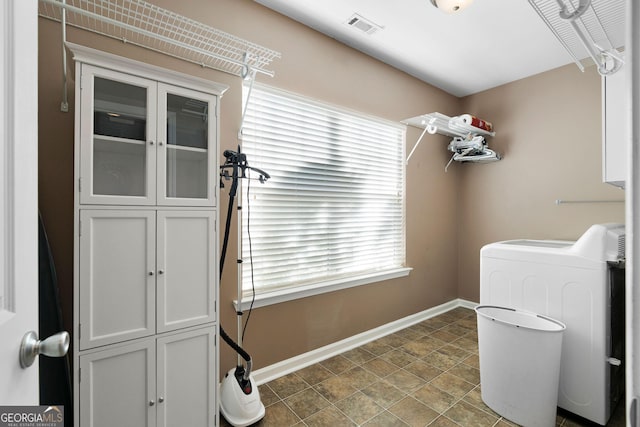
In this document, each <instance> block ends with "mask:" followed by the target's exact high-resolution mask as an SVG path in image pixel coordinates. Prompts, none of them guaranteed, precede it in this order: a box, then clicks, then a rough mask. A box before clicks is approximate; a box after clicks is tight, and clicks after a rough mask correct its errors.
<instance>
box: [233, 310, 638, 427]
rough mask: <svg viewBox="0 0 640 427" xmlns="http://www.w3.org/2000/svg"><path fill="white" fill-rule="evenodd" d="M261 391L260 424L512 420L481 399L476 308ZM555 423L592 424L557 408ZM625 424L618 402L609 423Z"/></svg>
mask: <svg viewBox="0 0 640 427" xmlns="http://www.w3.org/2000/svg"><path fill="white" fill-rule="evenodd" d="M260 397H261V399H262V402H263V403H264V405H265V407H266V415H265V417H264V419H262V421H260V422H258V423H257V424H256V426H260V427H266V426H269V427H270V426H273V427H287V426H296V427H303V426H309V427H311V426H328V427H329V426H330V427H342V426H345V427H346V426H371V427H373V426H380V427H391V426H402V427H405V426H434V427H443V426H452V427H455V426H465V427H466V426H490V427H491V426H496V427H504V426H514V425H515V424H513V423H511V422H509V421H508V420H506V419H504V418H502V417H501V416H500V415H498V414H496V413H495V412H493V411H492V410H491V409H490V408H489V407H487V406H486V405H485V404H484V403H483V402H482V399H481V397H480V371H479V359H478V334H477V330H476V314H475V312H474V311H473V310H469V309H466V308H461V307H460V308H456V309H454V310H451V311H449V312H446V313H444V314H441V315H439V316H436V317H433V318H431V319H428V320H425V321H423V322H421V323H418V324H416V325H413V326H411V327H409V328H407V329H404V330H401V331H399V332H396V333H394V334H391V335H388V336H386V337H383V338H380V339H378V340H376V341H373V342H370V343H368V344H365V345H363V346H361V347H358V348H355V349H353V350H349V351H347V352H345V353H343V354H341V355H338V356H335V357H333V358H331V359H328V360H325V361H322V362H320V363H317V364H315V365H312V366H309V367H307V368H304V369H301V370H299V371H297V372H294V373H291V374H289V375H286V376H284V377H282V378H278V379H276V380H273V381H271V382H269V383H267V384H264V385H262V386H260ZM220 418H221V426H229V424H228V423H227V422H226V421H225V420H224V419H223V418H222V416H221V417H220ZM556 425H557V426H566V427H574V426H590V425H592V424H590V423H589V422H587V421H585V420H583V419H578V418H576V417H575V416H573V415H572V414H569V413H566V412H564V411H561V410H560V411H559V412H558V415H557V418H556ZM624 425H625V419H624V404H621V405H618V410H617V411H616V413H615V414H614V416H613V417H612V419H611V420H610V422H609V424H608V426H616V427H617V426H624Z"/></svg>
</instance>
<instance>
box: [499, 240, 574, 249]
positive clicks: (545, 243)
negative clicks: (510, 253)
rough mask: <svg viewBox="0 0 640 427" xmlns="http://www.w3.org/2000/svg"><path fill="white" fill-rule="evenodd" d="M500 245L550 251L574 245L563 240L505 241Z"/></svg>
mask: <svg viewBox="0 0 640 427" xmlns="http://www.w3.org/2000/svg"><path fill="white" fill-rule="evenodd" d="M501 243H502V244H505V245H514V246H528V247H531V246H533V247H537V248H550V249H561V248H567V247H570V246H572V245H573V244H574V242H570V241H565V240H528V239H520V240H506V241H504V242H501Z"/></svg>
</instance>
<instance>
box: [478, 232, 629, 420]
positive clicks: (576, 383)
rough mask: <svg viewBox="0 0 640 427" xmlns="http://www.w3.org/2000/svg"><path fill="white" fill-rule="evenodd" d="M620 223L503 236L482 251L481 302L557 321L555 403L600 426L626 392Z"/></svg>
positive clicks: (622, 252)
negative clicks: (565, 233) (558, 236)
mask: <svg viewBox="0 0 640 427" xmlns="http://www.w3.org/2000/svg"><path fill="white" fill-rule="evenodd" d="M624 241H625V232H624V225H621V224H596V225H593V226H591V227H590V228H589V229H588V230H587V231H586V232H585V233H584V234H583V235H582V236H581V237H580V238H579V239H578V240H577V241H559V240H509V241H503V242H497V243H492V244H489V245H486V246H484V247H483V248H482V249H481V251H480V304H483V305H484V304H490V305H499V306H505V307H513V308H516V309H521V310H528V311H531V312H534V313H538V314H543V315H546V316H549V317H551V318H554V319H557V320H560V321H562V322H563V323H564V324H565V325H566V326H567V329H566V330H565V332H564V337H563V343H562V360H561V364H560V385H559V390H558V406H559V407H561V408H563V409H566V410H567V411H570V412H572V413H574V414H576V415H579V416H581V417H584V418H586V419H588V420H591V421H593V422H595V423H598V424H601V425H605V424H606V423H607V421H608V420H609V417H610V416H611V413H612V411H613V409H615V406H616V405H617V403H618V401H619V400H620V399H621V397H622V394H623V392H624V363H623V362H624V247H625V244H624Z"/></svg>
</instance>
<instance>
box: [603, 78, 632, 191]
mask: <svg viewBox="0 0 640 427" xmlns="http://www.w3.org/2000/svg"><path fill="white" fill-rule="evenodd" d="M625 74H626V67H625V66H624V65H623V66H622V67H621V68H620V70H618V71H617V72H616V73H614V74H612V75H609V76H606V77H602V180H603V181H604V182H606V183H609V184H612V185H615V186H617V187H622V188H624V185H625V181H626V179H627V145H628V144H629V140H630V139H629V138H630V137H629V135H628V129H627V121H628V116H627V113H628V112H629V107H628V106H627V92H626V91H625V87H626V80H625Z"/></svg>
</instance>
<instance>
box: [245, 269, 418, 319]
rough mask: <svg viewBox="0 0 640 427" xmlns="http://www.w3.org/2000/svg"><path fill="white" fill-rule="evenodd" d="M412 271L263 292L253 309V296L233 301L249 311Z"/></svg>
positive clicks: (357, 277) (385, 273)
mask: <svg viewBox="0 0 640 427" xmlns="http://www.w3.org/2000/svg"><path fill="white" fill-rule="evenodd" d="M411 270H413V268H411V267H400V268H394V269H391V270H385V271H380V272H376V273H370V274H363V275H361V276H352V277H347V278H342V279H335V280H327V281H324V282H318V283H313V284H311V285H306V286H296V287H295V288H285V289H279V290H276V291H272V292H263V293H260V294H256V296H255V299H253V307H251V301H252V298H251V296H246V297H243V298H242V304H240V305H238V300H233V306H234V308H235V310H236V311H238V310H240V311H244V310H248V309H249V308H259V307H266V306H269V305H273V304H280V303H281V302H287V301H293V300H296V299H300V298H306V297H311V296H314V295H321V294H326V293H328V292H334V291H339V290H342V289H349V288H355V287H356V286H362V285H368V284H371V283H376V282H382V281H384V280H391V279H397V278H400V277H406V276H408V275H409V273H410V272H411Z"/></svg>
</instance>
